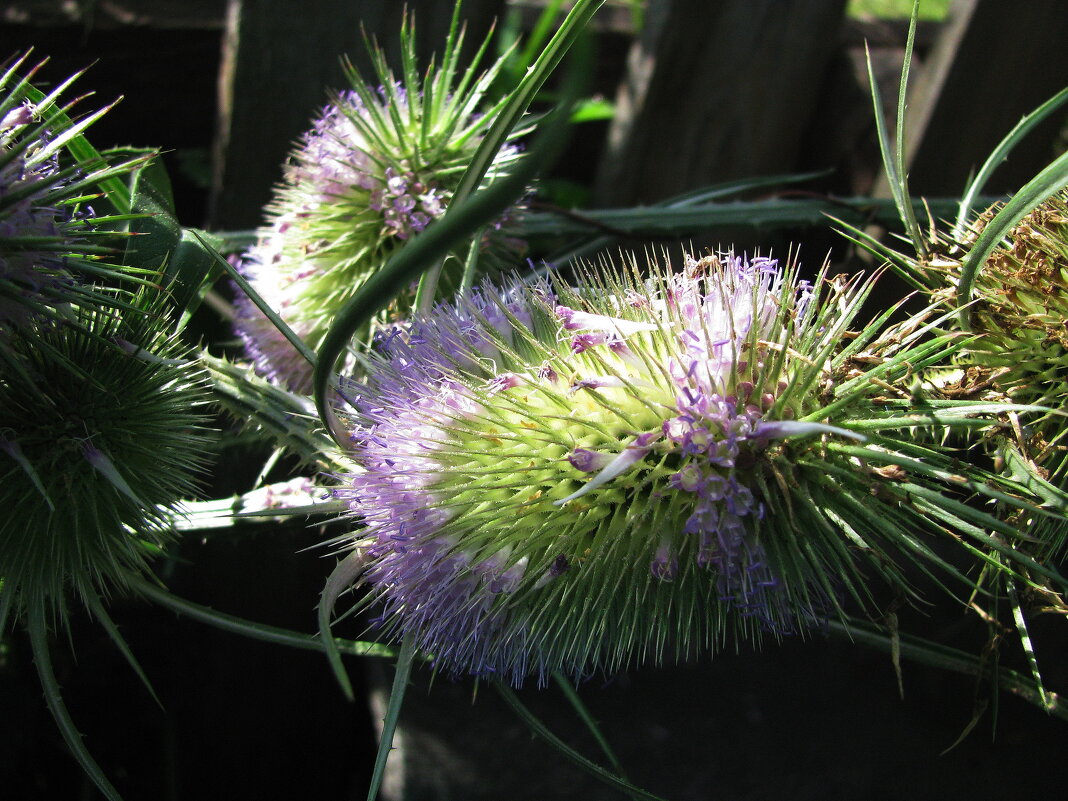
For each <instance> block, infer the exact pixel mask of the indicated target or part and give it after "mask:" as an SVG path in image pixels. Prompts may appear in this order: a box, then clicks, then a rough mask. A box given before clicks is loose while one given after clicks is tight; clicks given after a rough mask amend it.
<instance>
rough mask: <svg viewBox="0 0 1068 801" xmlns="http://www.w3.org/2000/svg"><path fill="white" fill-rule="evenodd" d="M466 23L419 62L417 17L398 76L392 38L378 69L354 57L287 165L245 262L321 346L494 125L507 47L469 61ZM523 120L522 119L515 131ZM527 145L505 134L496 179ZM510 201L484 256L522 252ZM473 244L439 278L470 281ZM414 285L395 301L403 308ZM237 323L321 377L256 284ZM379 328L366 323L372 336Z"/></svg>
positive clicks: (285, 364)
mask: <svg viewBox="0 0 1068 801" xmlns="http://www.w3.org/2000/svg"><path fill="white" fill-rule="evenodd" d="M462 46H463V35H462V33H460V34H457V35H455V36H453V37H450V40H449V41H448V43H447V46H446V52H445V53H444V54H443V57H442V60H441V62H440V64H439V65H435V64H431V66H430V67H429V69H428V70H427V72H426V74H425V76H423V75H419V74H418V73H417V67H416V63H417V59H416V56H415V50H414V31H413V30H412V28H411V23H408V22H406V24H405V26H404V28H403V29H402V31H401V47H402V50H403V54H404V56H403V57H404V62H405V65H406V68H405V71H404V74H403V76H402V77H401V78H398V77H397V76H396V75H394V73H393V72H392V71H391V70H390V68H389V67H388V66H387V64H386V59H385V56H384V54H383V53H382V51H381V50H380V49H379V48H378V47H377V46H375V45H370V44H369V45H368V47H369V50H370V54H371V58H372V62H373V64H374V75H373V76H371V78H370V79H368V78H365V77H364V76H361V75H360V74H359V73H358V72H356V70H355V69H353V68H352V67H351V66H350V67H349V69H348V78H349V80H350V87H349V88H348V89H346V90H344V91H342V92H339V93H336V94H335V95H334V97H333V98H332V102H331V103H330V105H328V106H326V107H325V108H324V109H323V110H322V111H321V112H320V114H319V115H318V117H317V118H316V119H315V121H314V123H313V126H312V128H311V130H309V131H308V132H307V133H305V134H304V135H303V137H302V138H301V140H300V142H299V143H298V144H297V146H296V147H295V148H294V150H293V151H292V153H291V154H290V156H289V158H288V160H287V162H286V164H285V165H284V175H283V179H282V181H281V183H280V184H279V185H278V186H277V187H276V189H275V193H274V197H273V199H272V200H271V202H270V203H269V204H268V206H267V209H266V212H267V222H266V223H265V225H264V226H263V227H262V228H261V229H260V231H259V234H258V241H257V243H256V244H255V245H254V246H253V247H252V248H250V249H249V250H248V251H247V252H246V253H245V254H244V255H243V257H242V259H241V262H240V264H239V268H240V269H241V271H242V273H243V274H244V275H245V277H247V278H248V280H249V282H250V283H251V285H252V287H253V288H254V289H255V291H256V292H257V293H258V294H259V295H260V296H261V298H262V299H263V300H264V301H265V302H266V303H267V304H268V305H269V306H270V307H271V308H272V309H273V310H275V311H276V312H277V313H278V315H279V316H280V317H281V318H282V320H283V321H284V322H285V323H286V324H287V325H288V326H289V327H290V328H291V329H292V330H293V332H294V333H296V334H297V335H298V336H299V337H300V338H301V339H302V340H303V341H304V342H305V343H306V344H307V345H308V346H309V347H310V348H312V349H313V350H315V349H318V348H319V346H320V345H321V344H322V342H323V340H324V338H325V337H326V334H327V332H328V331H329V329H330V326H331V324H332V323H333V321H334V318H335V317H336V315H337V313H338V311H339V310H340V309H341V308H342V306H343V305H344V304H345V303H346V302H347V301H348V300H349V299H350V298H351V297H352V296H353V295H354V294H355V292H356V291H357V289H358V288H359V287H360V286H361V285H362V284H363V283H364V282H365V281H366V280H367V279H368V278H369V277H370V276H371V275H373V274H374V273H375V271H377V270H378V269H379V268H381V267H382V266H383V265H384V264H385V263H386V261H387V260H388V259H389V257H390V256H391V255H392V254H393V253H395V252H396V251H397V250H398V249H399V248H400V247H402V246H403V245H404V243H405V242H406V241H407V240H409V239H410V238H411V237H412V236H415V235H416V234H418V233H419V232H420V231H422V230H423V229H425V228H426V226H428V225H429V224H431V223H432V222H433V221H434V220H436V219H438V218H439V217H441V216H442V215H443V214H444V213H445V210H446V208H447V207H448V205H449V203H450V201H451V200H452V197H453V194H454V192H455V191H456V189H457V188H458V186H459V184H460V181H461V178H462V177H463V175H464V172H465V171H466V169H467V167H468V165H469V164H470V163H471V161H472V159H473V157H474V155H475V153H476V151H477V150H478V148H479V146H480V144H481V143H482V140H483V138H484V137H485V135H486V132H487V131H488V130H489V128H490V127H491V126H492V125H493V122H494V120H495V118H496V113H497V108H498V107H499V106H500V105H501V104H502V103H503V101H499V102H498V103H497V104H496V105H492V104H491V105H489V106H488V107H487V104H486V103H485V102H484V101H485V99H486V95H487V92H488V90H489V88H490V86H491V84H492V83H493V81H494V80H495V78H496V76H497V74H498V73H499V72H500V69H501V66H502V63H503V59H502V60H498V61H497V62H496V63H494V64H493V65H491V66H490V67H489V69H488V70H487V71H486V72H484V73H482V74H478V73H477V71H476V67H477V61H476V64H474V65H472V66H470V67H469V68H467V69H466V70H460V69H459V68H458V61H459V59H460V51H461V48H462ZM522 133H524V130H523V129H522V128H520V129H518V130H516V131H515V132H514V133H513V134H512V137H511V138H513V139H514V138H515V137H517V136H520V135H521V134H522ZM518 155H519V148H518V147H517V146H516V145H515V144H514V142H508V143H505V144H504V146H503V147H502V148H501V149H500V150H499V152H498V153H497V155H496V157H495V159H494V161H493V162H492V164H491V165H490V167H489V170H488V173H487V176H486V180H493V179H495V178H498V177H500V176H501V175H503V174H505V173H507V171H508V170H509V169H510V167H511V165H512V164H513V163H514V162H515V160H516V159H517V157H518ZM509 223H510V220H509V215H506V216H505V217H504V218H502V219H501V220H498V221H497V222H496V223H495V224H494V225H491V226H489V228H488V229H487V230H486V231H485V233H484V234H483V237H482V240H481V242H480V243H478V244H479V250H480V251H481V256H480V258H481V259H482V261H483V263H484V265H485V264H489V265H494V264H503V263H505V262H506V261H507V262H510V263H514V261H515V259H516V257H517V256H518V255H519V254H520V252H521V251H522V249H523V244H522V243H521V242H520V241H519V240H517V239H516V238H514V236H512V235H511V234H510V233H509ZM467 255H468V254H467V249H466V248H464V249H463V251H462V252H457V253H455V254H453V255H451V256H449V257H448V258H447V260H446V261H447V264H446V269H445V270H444V271H443V272H442V274H441V281H440V284H439V286H440V288H441V291H442V292H443V293H446V294H448V293H451V292H453V291H455V289H456V288H457V286H458V283H459V278H460V275H461V273H462V270H463V267H464V261H465V259H466V258H467ZM413 297H414V293H407V294H406V295H405V296H403V297H402V298H400V299H399V300H398V301H397V303H395V304H394V306H393V308H392V309H391V310H390V312H389V313H391V314H393V315H395V316H396V315H401V314H403V313H404V312H405V310H406V309H407V308H408V305H409V304H410V302H411V300H412V299H413ZM236 329H237V333H238V334H239V336H240V337H241V338H242V340H243V341H244V344H245V347H246V351H247V353H248V355H249V357H250V358H251V359H252V361H253V362H254V364H255V365H256V367H257V369H258V370H259V371H260V372H261V373H262V374H263V375H265V376H266V377H268V378H270V379H271V380H273V381H276V382H278V383H280V384H283V385H285V386H287V387H289V388H290V389H293V390H295V391H306V390H308V389H309V388H310V385H311V367H310V366H309V365H308V364H307V362H306V361H305V360H304V359H303V357H301V356H300V355H299V354H298V353H297V351H296V350H295V349H294V348H293V346H292V345H291V344H290V343H289V342H288V340H287V339H286V338H285V337H284V336H283V335H282V334H281V333H280V332H279V331H278V329H277V328H276V327H275V326H274V325H273V324H272V323H271V322H270V321H269V320H268V319H267V318H266V316H264V315H263V314H262V313H261V312H260V311H259V309H258V308H257V307H256V306H255V305H254V304H253V303H252V302H251V301H250V300H249V299H248V298H247V297H245V296H244V295H239V297H238V319H237V322H236ZM368 333H369V332H368V331H367V330H364V331H362V332H360V335H361V338H363V339H366V338H367V335H368Z"/></svg>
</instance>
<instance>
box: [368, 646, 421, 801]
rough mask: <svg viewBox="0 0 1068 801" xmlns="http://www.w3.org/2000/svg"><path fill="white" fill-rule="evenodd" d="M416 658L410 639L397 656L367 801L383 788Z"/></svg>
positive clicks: (371, 800)
mask: <svg viewBox="0 0 1068 801" xmlns="http://www.w3.org/2000/svg"><path fill="white" fill-rule="evenodd" d="M414 658H415V641H414V640H413V639H412V638H410V637H409V638H407V639H405V640H404V642H403V643H402V644H401V649H400V654H398V656H397V673H396V675H395V676H394V677H393V687H392V689H391V690H390V692H389V706H388V707H387V708H386V716H385V718H383V719H382V734H381V736H380V737H379V739H378V754H377V755H376V756H375V768H374V773H373V774H372V775H371V786H370V787H369V788H368V789H367V801H375V798H376V797H377V796H378V790H379V788H380V787H381V786H382V779H383V778H385V773H386V762H387V761H388V760H389V752H390V751H391V750H392V749H393V735H394V734H396V732H397V721H398V720H400V711H401V707H402V706H403V705H404V694H405V692H406V691H407V689H408V677H409V676H410V675H411V673H412V662H413V661H414Z"/></svg>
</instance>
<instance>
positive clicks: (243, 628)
mask: <svg viewBox="0 0 1068 801" xmlns="http://www.w3.org/2000/svg"><path fill="white" fill-rule="evenodd" d="M130 586H131V587H132V588H133V589H134V590H136V591H137V592H138V593H139V594H141V595H143V596H145V597H146V598H149V599H151V600H153V601H155V602H156V603H158V604H159V605H160V606H163V607H166V608H167V609H170V610H172V611H174V612H177V613H178V614H180V615H185V616H186V617H190V618H193V619H194V620H198V621H200V622H201V623H207V624H208V625H209V626H214V627H215V628H218V629H222V630H223V631H228V632H230V633H231V634H240V635H241V636H242V637H249V638H251V639H254V640H261V641H263V642H269V643H273V644H274V645H286V646H289V647H291V648H301V649H303V650H305V651H320V652H324V653H325V652H326V650H327V649H326V646H325V645H324V644H323V643H322V641H321V640H320V639H319V635H317V634H301V633H300V632H296V631H291V630H289V629H283V628H279V627H277V626H268V625H266V624H264V623H256V622H254V621H251V620H245V619H244V618H240V617H236V616H234V615H228V614H225V613H223V612H217V611H215V610H214V609H211V608H209V607H207V606H201V605H200V604H196V603H193V602H192V601H187V600H185V599H184V598H179V597H177V596H176V595H172V594H171V593H170V592H168V591H167V590H165V589H163V588H161V587H159V586H158V585H156V584H153V583H152V582H150V581H146V580H144V579H134V580H132V581H131V582H130ZM333 639H334V643H335V645H336V646H337V649H338V650H339V651H341V652H342V653H346V654H351V655H352V656H382V657H394V656H396V654H397V651H396V649H395V648H392V647H390V646H388V645H382V644H381V643H376V642H364V641H361V640H343V639H341V638H339V637H335V638H333Z"/></svg>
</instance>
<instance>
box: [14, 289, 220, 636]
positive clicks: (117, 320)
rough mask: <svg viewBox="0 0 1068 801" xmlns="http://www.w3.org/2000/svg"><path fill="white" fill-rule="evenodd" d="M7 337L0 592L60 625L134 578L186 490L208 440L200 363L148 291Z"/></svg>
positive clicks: (189, 493)
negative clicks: (75, 606)
mask: <svg viewBox="0 0 1068 801" xmlns="http://www.w3.org/2000/svg"><path fill="white" fill-rule="evenodd" d="M133 302H134V303H135V305H136V311H131V310H124V311H123V313H122V314H120V313H119V312H117V311H116V310H115V309H108V308H89V309H86V308H79V309H77V310H76V311H75V312H74V314H75V317H74V319H73V320H72V321H71V323H70V324H66V323H65V324H61V325H43V326H40V327H38V328H37V329H34V330H25V329H20V330H17V331H15V332H13V333H12V334H11V336H10V337H9V339H8V341H7V342H6V343H5V346H4V347H5V348H6V349H7V350H8V351H9V354H10V356H11V359H10V365H11V369H7V370H5V372H4V374H3V376H2V377H0V488H2V489H0V496H2V499H3V507H4V509H5V513H4V516H3V519H2V520H0V581H2V587H0V600H2V604H0V606H2V608H3V611H4V613H5V615H8V614H9V613H11V612H12V611H13V612H14V614H15V615H16V616H18V615H20V614H21V613H22V612H24V611H26V610H31V611H37V612H39V611H40V610H42V609H43V610H46V611H47V612H48V613H49V615H50V616H51V617H54V618H57V619H59V620H61V621H62V620H63V619H65V615H66V609H67V602H68V599H69V598H71V597H74V598H76V599H78V600H79V601H81V602H82V603H85V604H87V605H89V606H90V607H95V606H96V605H98V603H99V601H100V599H102V598H105V597H107V596H109V595H111V594H112V593H120V594H121V593H123V592H125V591H126V590H127V589H128V588H129V584H130V581H131V580H132V579H140V578H141V577H143V575H144V574H145V573H146V572H147V570H148V565H149V563H150V561H151V559H152V558H153V557H155V556H157V555H158V554H159V552H160V549H161V548H162V547H163V546H164V545H165V544H166V543H167V542H168V541H169V539H170V537H171V533H170V532H171V526H170V524H169V522H168V521H169V519H170V517H171V516H172V515H173V514H174V509H175V507H176V505H177V504H178V503H179V501H181V500H182V499H187V498H191V497H193V495H195V493H196V490H197V474H198V471H200V469H201V468H202V467H203V466H204V462H205V458H206V457H205V454H206V453H207V452H208V451H209V442H210V437H209V434H208V431H207V429H206V427H205V424H206V420H207V409H206V402H207V400H208V390H207V386H206V379H205V376H204V373H203V371H202V370H201V369H200V368H199V367H198V366H197V364H196V362H195V361H190V360H189V358H188V357H189V353H188V349H187V347H186V346H184V345H183V344H181V342H180V341H179V339H178V338H177V336H176V335H175V334H174V333H173V332H172V331H171V330H170V326H169V324H168V322H167V316H166V313H165V311H166V307H165V306H164V305H163V303H162V300H160V297H159V295H158V293H156V295H155V299H153V298H152V293H149V292H147V291H146V292H142V293H141V294H140V295H138V296H135V298H134V299H133Z"/></svg>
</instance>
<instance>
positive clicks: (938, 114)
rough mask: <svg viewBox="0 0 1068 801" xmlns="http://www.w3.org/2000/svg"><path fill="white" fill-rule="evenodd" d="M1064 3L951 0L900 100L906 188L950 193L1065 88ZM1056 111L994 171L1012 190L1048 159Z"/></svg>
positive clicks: (1067, 31)
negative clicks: (924, 64) (937, 37)
mask: <svg viewBox="0 0 1068 801" xmlns="http://www.w3.org/2000/svg"><path fill="white" fill-rule="evenodd" d="M1066 42H1068V4H1066V3H1065V2H1064V0H1028V2H1026V3H1005V2H1000V0H957V2H956V3H954V5H953V6H952V8H951V18H950V24H949V25H947V27H946V28H945V31H944V33H943V38H942V41H941V42H940V43H939V44H938V45H937V46H936V48H935V52H934V53H932V56H931V59H930V65H929V67H928V69H927V71H926V75H925V78H924V80H923V81H922V82H921V83H919V84H918V85H917V87H916V91H915V92H914V93H913V95H912V102H910V105H909V126H908V129H907V132H906V141H907V147H908V154H909V172H910V181H911V188H912V190H913V191H914V192H915V193H916V194H924V195H955V194H959V193H960V192H961V190H962V189H963V188H964V185H965V182H966V181H967V180H968V177H969V175H970V174H971V173H972V172H974V170H976V169H978V167H979V165H980V164H982V162H983V159H985V158H986V156H987V154H989V153H990V151H991V150H993V149H994V147H995V146H996V145H997V143H998V142H999V141H1000V140H1001V138H1002V137H1004V136H1005V134H1007V133H1008V132H1009V130H1011V129H1012V127H1013V126H1014V125H1015V124H1016V123H1017V122H1018V121H1019V119H1020V117H1021V116H1022V115H1024V114H1026V113H1027V112H1029V111H1031V110H1032V109H1034V108H1035V107H1037V106H1038V105H1040V104H1041V103H1043V102H1044V101H1046V100H1048V99H1049V98H1050V97H1052V96H1053V95H1054V94H1055V93H1056V92H1058V91H1060V90H1061V89H1062V88H1064V86H1065V84H1068V45H1066ZM1066 119H1068V118H1066V115H1064V114H1061V115H1060V116H1059V119H1051V120H1049V121H1047V123H1046V124H1044V125H1042V126H1041V127H1040V128H1039V129H1038V130H1036V131H1035V132H1034V133H1033V134H1032V136H1031V137H1030V138H1029V139H1028V140H1025V142H1024V143H1023V144H1022V145H1021V146H1020V147H1018V148H1017V150H1016V151H1015V152H1014V153H1013V155H1012V157H1011V158H1010V159H1009V161H1008V162H1006V163H1005V164H1004V165H1002V167H1001V168H1000V169H999V170H998V172H997V173H995V175H994V177H993V180H992V182H991V184H990V185H989V186H988V191H990V192H992V193H995V194H996V193H1000V192H1013V191H1015V190H1016V189H1018V188H1019V187H1020V186H1022V185H1023V184H1024V183H1026V182H1027V181H1028V180H1029V179H1030V178H1031V177H1032V176H1034V175H1035V174H1036V173H1037V172H1038V171H1039V170H1040V169H1042V167H1044V166H1045V165H1046V164H1047V163H1049V161H1051V160H1052V159H1053V158H1054V157H1055V156H1056V155H1057V148H1058V147H1061V148H1063V145H1064V143H1063V142H1060V143H1059V144H1058V141H1059V138H1060V137H1061V136H1062V128H1063V126H1064V125H1065V122H1066Z"/></svg>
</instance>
